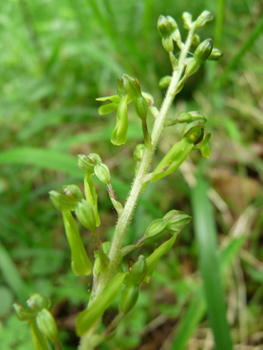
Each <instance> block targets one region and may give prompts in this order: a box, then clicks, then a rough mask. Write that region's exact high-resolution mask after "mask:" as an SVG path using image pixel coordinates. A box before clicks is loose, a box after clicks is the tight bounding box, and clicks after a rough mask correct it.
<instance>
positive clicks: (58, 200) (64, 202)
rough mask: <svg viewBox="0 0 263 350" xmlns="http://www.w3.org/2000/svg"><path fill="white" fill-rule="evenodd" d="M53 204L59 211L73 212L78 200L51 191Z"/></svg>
mask: <svg viewBox="0 0 263 350" xmlns="http://www.w3.org/2000/svg"><path fill="white" fill-rule="evenodd" d="M48 193H49V196H50V199H51V202H52V204H53V205H54V207H55V208H56V209H57V210H61V211H63V210H73V209H74V207H75V205H76V204H77V202H78V201H77V200H76V199H72V198H69V197H68V196H67V195H66V194H65V193H61V192H57V191H49V192H48Z"/></svg>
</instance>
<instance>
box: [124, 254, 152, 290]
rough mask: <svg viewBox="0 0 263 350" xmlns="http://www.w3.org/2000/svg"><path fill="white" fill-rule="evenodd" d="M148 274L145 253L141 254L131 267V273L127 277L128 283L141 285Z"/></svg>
mask: <svg viewBox="0 0 263 350" xmlns="http://www.w3.org/2000/svg"><path fill="white" fill-rule="evenodd" d="M146 274H147V266H146V262H145V257H144V256H143V255H140V256H139V257H138V259H137V260H136V261H135V263H134V264H133V265H132V267H131V270H130V274H129V276H128V277H127V285H135V286H138V285H140V284H141V283H142V281H143V280H144V277H145V276H146Z"/></svg>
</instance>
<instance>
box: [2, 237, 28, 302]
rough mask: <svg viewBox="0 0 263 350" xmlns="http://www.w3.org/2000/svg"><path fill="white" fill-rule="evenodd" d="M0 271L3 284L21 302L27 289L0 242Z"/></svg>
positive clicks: (25, 295) (26, 293) (26, 294)
mask: <svg viewBox="0 0 263 350" xmlns="http://www.w3.org/2000/svg"><path fill="white" fill-rule="evenodd" d="M0 271H1V272H2V276H3V278H4V280H5V282H6V283H7V284H8V285H9V287H10V288H11V289H12V290H13V292H14V293H15V295H16V296H17V297H18V298H19V300H20V301H23V302H24V300H25V299H26V298H27V296H28V288H27V285H26V284H25V283H24V281H23V279H22V277H21V276H20V274H19V273H18V271H17V269H16V266H15V264H14V263H13V261H12V259H11V257H10V255H9V254H8V252H7V250H6V249H5V247H4V246H3V245H2V244H1V242H0Z"/></svg>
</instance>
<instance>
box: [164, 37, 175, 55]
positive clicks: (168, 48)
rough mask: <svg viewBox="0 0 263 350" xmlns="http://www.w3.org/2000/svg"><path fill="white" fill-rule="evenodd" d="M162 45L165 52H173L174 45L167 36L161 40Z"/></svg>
mask: <svg viewBox="0 0 263 350" xmlns="http://www.w3.org/2000/svg"><path fill="white" fill-rule="evenodd" d="M162 44H163V47H164V49H165V51H167V52H168V53H169V52H171V51H173V50H174V43H173V39H172V37H171V36H167V37H165V38H162Z"/></svg>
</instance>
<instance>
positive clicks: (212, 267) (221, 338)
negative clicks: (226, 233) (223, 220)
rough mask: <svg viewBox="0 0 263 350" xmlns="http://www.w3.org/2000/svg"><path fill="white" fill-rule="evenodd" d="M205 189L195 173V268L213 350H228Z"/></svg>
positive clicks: (222, 296)
mask: <svg viewBox="0 0 263 350" xmlns="http://www.w3.org/2000/svg"><path fill="white" fill-rule="evenodd" d="M207 190H208V185H207V183H206V182H205V180H204V179H203V177H202V174H201V171H199V172H198V176H197V184H196V186H195V188H194V189H193V191H192V198H191V199H192V206H193V217H194V230H195V234H196V238H197V242H198V246H199V268H200V272H201V275H202V278H203V281H204V293H205V299H206V303H207V311H208V318H209V322H210V325H211V328H212V330H213V334H214V339H215V344H216V349H217V350H221V349H224V350H232V341H231V336H230V330H229V325H228V323H227V319H226V305H225V300H224V292H223V288H222V284H221V278H220V269H219V261H218V257H217V243H216V227H215V221H214V218H213V213H212V206H211V203H210V201H209V199H208V196H207Z"/></svg>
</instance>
